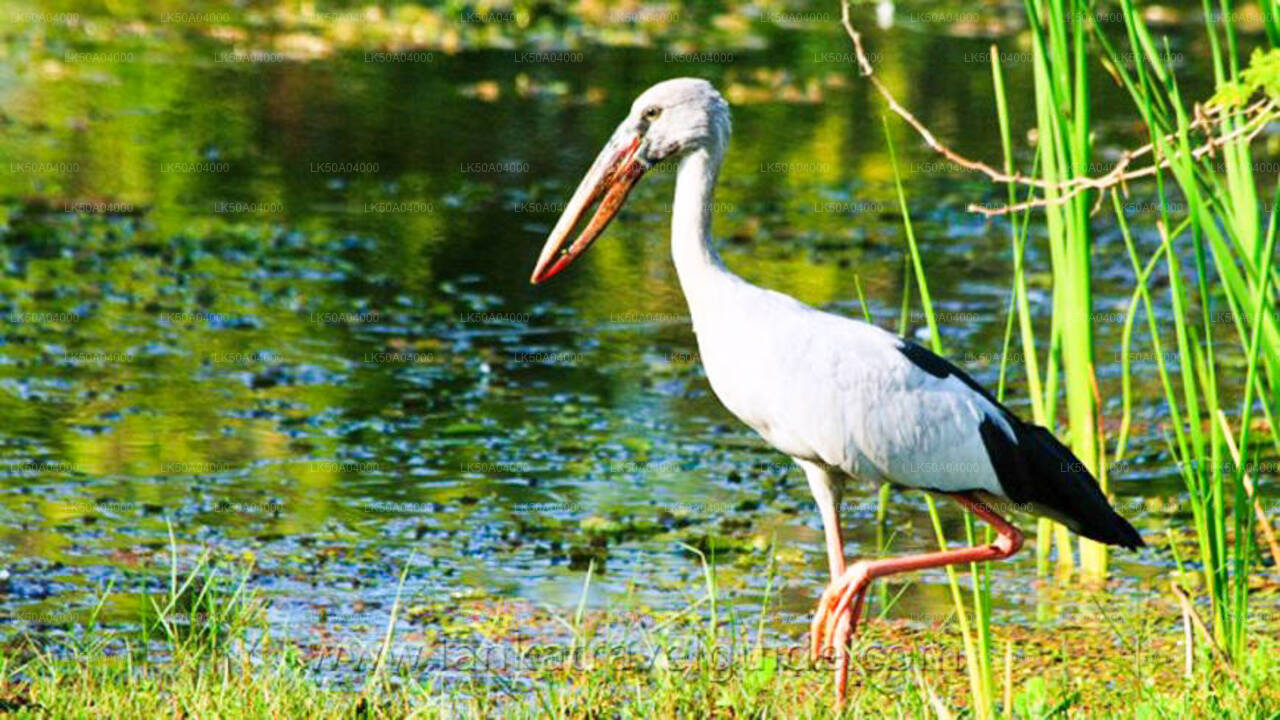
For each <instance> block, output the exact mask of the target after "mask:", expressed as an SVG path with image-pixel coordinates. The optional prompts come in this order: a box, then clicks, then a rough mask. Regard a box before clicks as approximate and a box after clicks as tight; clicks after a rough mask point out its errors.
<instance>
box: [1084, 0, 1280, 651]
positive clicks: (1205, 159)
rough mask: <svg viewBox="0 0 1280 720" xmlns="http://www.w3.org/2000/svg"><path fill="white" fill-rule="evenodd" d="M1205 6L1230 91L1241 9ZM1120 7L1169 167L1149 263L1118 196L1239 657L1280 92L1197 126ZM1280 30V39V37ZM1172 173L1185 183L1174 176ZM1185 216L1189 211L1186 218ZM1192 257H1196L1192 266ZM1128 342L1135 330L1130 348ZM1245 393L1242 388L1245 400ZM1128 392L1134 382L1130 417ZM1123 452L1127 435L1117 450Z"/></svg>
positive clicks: (1217, 625) (1261, 397)
mask: <svg viewBox="0 0 1280 720" xmlns="http://www.w3.org/2000/svg"><path fill="white" fill-rule="evenodd" d="M1203 8H1204V11H1205V17H1206V30H1207V33H1208V41H1209V43H1208V44H1209V47H1210V52H1211V55H1212V58H1211V59H1212V62H1213V68H1214V79H1215V82H1216V84H1217V86H1218V87H1219V88H1220V89H1227V88H1230V87H1231V86H1233V85H1236V84H1238V83H1239V82H1240V80H1241V77H1242V73H1241V70H1240V67H1239V62H1238V59H1237V40H1236V37H1235V30H1234V27H1233V25H1232V23H1233V18H1234V15H1233V14H1232V13H1231V12H1230V6H1229V5H1228V4H1227V3H1223V4H1221V5H1220V6H1219V8H1218V9H1219V12H1218V13H1215V12H1213V8H1212V7H1211V6H1210V4H1209V3H1208V2H1207V1H1206V2H1205V3H1204V4H1203ZM1121 10H1122V17H1123V19H1124V27H1125V35H1126V40H1127V42H1128V53H1127V56H1128V57H1132V58H1135V61H1134V62H1133V63H1132V64H1131V67H1130V66H1128V64H1126V63H1125V62H1124V61H1123V56H1122V54H1121V53H1120V52H1119V51H1118V50H1117V49H1116V47H1115V46H1114V45H1113V44H1112V43H1111V41H1110V39H1109V38H1108V37H1107V35H1106V34H1105V32H1104V31H1103V29H1102V28H1101V27H1099V26H1098V24H1097V23H1096V22H1095V23H1094V24H1093V29H1094V35H1095V37H1096V38H1097V39H1098V42H1099V45H1100V46H1101V47H1102V48H1103V51H1104V53H1105V54H1106V56H1107V58H1108V59H1109V60H1110V68H1109V69H1110V70H1111V71H1112V73H1113V74H1114V75H1115V77H1116V78H1117V80H1118V81H1119V82H1121V84H1123V85H1124V87H1125V88H1127V89H1128V91H1129V93H1130V95H1131V96H1132V98H1133V101H1134V105H1135V106H1136V107H1137V109H1138V111H1139V113H1140V115H1141V117H1142V120H1143V121H1144V123H1145V125H1146V127H1147V130H1148V134H1149V135H1150V138H1151V143H1152V154H1153V159H1154V160H1155V161H1156V162H1162V163H1167V171H1162V172H1159V173H1157V174H1156V176H1155V186H1156V194H1157V200H1158V203H1159V211H1160V220H1159V222H1158V224H1157V228H1158V230H1159V234H1160V245H1159V247H1158V248H1157V249H1156V251H1155V253H1154V254H1153V255H1152V257H1151V258H1150V259H1149V260H1148V261H1147V262H1146V263H1143V262H1142V261H1141V259H1140V257H1139V253H1138V250H1137V248H1136V242H1135V241H1134V239H1133V237H1132V234H1131V233H1130V230H1129V225H1128V220H1127V218H1126V216H1125V213H1124V211H1123V207H1122V205H1121V203H1120V201H1119V197H1118V195H1114V194H1113V202H1112V204H1113V210H1114V212H1115V216H1116V220H1117V223H1118V224H1119V226H1120V228H1121V231H1122V234H1123V236H1124V239H1125V243H1126V246H1127V248H1128V252H1129V256H1130V261H1131V263H1132V265H1133V268H1134V273H1135V275H1136V276H1137V278H1138V282H1137V289H1136V291H1135V295H1136V296H1137V299H1140V300H1141V302H1142V304H1143V309H1144V311H1145V314H1146V316H1147V329H1148V333H1149V339H1150V341H1151V345H1152V347H1153V350H1154V357H1155V358H1156V367H1157V372H1158V374H1159V378H1160V382H1161V386H1162V388H1163V390H1164V394H1165V401H1166V403H1167V405H1168V409H1169V414H1170V420H1169V424H1168V425H1169V427H1168V433H1169V434H1167V435H1166V442H1167V444H1168V445H1169V448H1170V452H1171V454H1172V455H1173V456H1174V457H1175V458H1176V459H1177V461H1178V470H1179V473H1180V474H1181V476H1182V479H1183V481H1184V483H1185V485H1186V488H1187V496H1188V501H1189V503H1190V507H1191V511H1192V515H1193V518H1194V525H1195V531H1196V540H1197V546H1198V549H1199V561H1200V567H1201V568H1202V573H1203V575H1204V587H1205V591H1206V593H1207V595H1208V597H1209V601H1210V607H1211V610H1210V612H1211V619H1212V629H1213V635H1214V640H1215V641H1216V643H1217V644H1218V645H1219V646H1221V647H1222V648H1223V649H1224V650H1225V651H1226V653H1227V654H1228V655H1229V657H1231V658H1232V659H1233V661H1234V662H1236V663H1239V662H1242V661H1243V659H1244V657H1245V654H1246V650H1247V632H1248V624H1247V623H1248V610H1249V591H1248V587H1247V578H1248V574H1249V570H1250V567H1251V565H1252V563H1253V562H1254V542H1253V530H1254V520H1255V515H1254V513H1253V512H1252V510H1253V508H1252V504H1253V503H1252V497H1251V495H1252V492H1251V489H1250V486H1249V484H1248V482H1247V479H1246V470H1247V468H1248V466H1249V465H1250V464H1251V459H1252V458H1254V457H1256V454H1257V451H1258V448H1257V443H1255V442H1254V438H1253V437H1252V436H1251V433H1252V422H1251V420H1252V417H1253V414H1254V412H1255V407H1256V406H1259V405H1260V406H1261V412H1262V413H1264V414H1265V415H1266V416H1267V419H1268V420H1269V423H1268V425H1269V427H1270V435H1271V441H1272V445H1273V446H1274V448H1275V449H1276V450H1277V451H1280V435H1277V432H1278V431H1277V428H1276V425H1275V422H1274V407H1275V405H1276V400H1277V398H1278V397H1280V395H1277V389H1278V385H1280V383H1278V382H1277V380H1280V377H1278V375H1280V331H1278V328H1277V321H1276V309H1275V308H1276V305H1277V298H1276V290H1275V287H1276V284H1277V283H1276V270H1277V268H1276V265H1275V242H1276V211H1275V208H1274V204H1273V208H1272V211H1271V213H1270V219H1269V221H1267V222H1265V223H1263V222H1260V209H1261V208H1262V207H1263V203H1262V202H1261V199H1260V198H1259V188H1258V184H1257V182H1256V179H1255V177H1254V173H1253V167H1254V164H1253V158H1252V149H1251V146H1250V144H1249V139H1250V137H1251V134H1252V130H1253V129H1254V128H1255V126H1261V124H1263V123H1267V122H1270V121H1272V120H1274V119H1275V118H1276V117H1277V112H1276V110H1275V108H1276V104H1277V100H1280V99H1278V98H1265V97H1264V99H1263V100H1262V101H1260V102H1262V103H1264V104H1263V105H1260V106H1258V105H1255V106H1253V107H1252V109H1246V108H1243V107H1240V106H1238V105H1234V104H1231V103H1225V102H1222V101H1218V102H1217V103H1215V104H1214V106H1213V109H1212V110H1210V111H1209V112H1212V113H1215V121H1214V122H1210V123H1208V124H1207V126H1205V125H1204V124H1203V123H1202V127H1200V128H1197V127H1195V126H1194V125H1195V123H1196V122H1197V121H1196V120H1194V119H1193V118H1196V117H1205V116H1204V115H1203V114H1200V115H1197V113H1196V112H1193V111H1192V110H1191V109H1190V108H1188V107H1187V105H1186V103H1185V101H1184V100H1183V98H1182V96H1181V92H1180V90H1179V87H1178V83H1177V80H1176V78H1175V77H1174V74H1173V72H1172V68H1171V63H1170V62H1169V54H1168V48H1167V45H1166V46H1165V47H1164V48H1163V50H1162V49H1161V45H1160V44H1158V43H1157V42H1156V41H1155V39H1154V38H1153V37H1152V36H1151V34H1150V31H1149V29H1148V28H1147V26H1146V24H1145V22H1144V21H1143V19H1142V17H1141V15H1140V13H1139V11H1138V10H1137V8H1135V7H1134V5H1133V3H1132V2H1130V1H1129V0H1122V3H1121ZM1215 15H1217V16H1218V17H1219V18H1220V28H1219V27H1215V25H1216V24H1218V22H1217V21H1215V19H1214V18H1215ZM1272 20H1274V17H1272ZM1272 29H1274V28H1272ZM1219 30H1221V33H1222V38H1221V39H1220V38H1219ZM1270 37H1271V38H1272V39H1271V42H1272V43H1273V44H1274V42H1275V35H1274V34H1272V35H1271V36H1270ZM1244 94H1246V95H1250V94H1252V92H1247V93H1244ZM1220 95H1221V93H1220ZM1268 103H1269V105H1268ZM1259 107H1260V108H1261V110H1257V108H1259ZM1200 134H1208V135H1209V136H1210V137H1211V139H1212V142H1213V143H1214V144H1215V145H1216V146H1217V148H1218V149H1219V150H1220V156H1221V161H1220V162H1219V160H1218V157H1217V155H1218V154H1219V153H1209V152H1200V153H1198V152H1197V150H1196V146H1195V144H1194V143H1193V141H1192V138H1193V137H1197V136H1198V135H1200ZM1166 173H1167V176H1166ZM1169 179H1171V180H1172V181H1173V184H1174V186H1175V187H1169V185H1168V184H1167V180H1169ZM1175 188H1176V190H1175ZM1174 192H1176V193H1178V194H1179V195H1180V196H1181V198H1182V200H1183V201H1184V204H1183V205H1179V204H1178V203H1177V202H1176V196H1175V197H1171V195H1173V193H1174ZM1182 215H1185V217H1184V218H1178V217H1176V216H1182ZM1175 221H1176V222H1175ZM1264 227H1265V228H1266V229H1265V230H1264V229H1263V228H1264ZM1161 261H1162V262H1163V264H1164V269H1165V272H1166V273H1167V275H1168V278H1169V291H1168V307H1169V309H1170V311H1171V312H1172V316H1173V317H1172V320H1173V328H1172V334H1173V345H1174V347H1176V349H1177V353H1178V357H1177V363H1176V367H1172V368H1171V367H1169V363H1166V362H1165V358H1166V356H1165V354H1164V349H1163V348H1164V346H1165V342H1167V340H1166V336H1167V335H1168V329H1165V330H1164V331H1163V332H1162V329H1161V327H1160V326H1159V322H1158V317H1157V313H1156V312H1155V309H1154V308H1153V300H1152V297H1151V293H1150V292H1149V290H1148V288H1147V280H1148V277H1149V276H1150V274H1151V272H1152V269H1153V268H1154V267H1156V266H1157V263H1158V262H1161ZM1188 262H1189V263H1190V268H1188V267H1186V264H1187V263H1188ZM1188 276H1189V277H1190V278H1192V279H1191V280H1188ZM1219 303H1225V304H1226V305H1227V307H1228V308H1229V312H1227V313H1221V312H1218V311H1217V310H1216V309H1215V307H1216V306H1218V305H1219ZM1132 314H1133V311H1132V309H1131V316H1132ZM1223 318H1226V319H1227V322H1226V325H1227V328H1226V330H1225V332H1223V331H1221V330H1222V329H1221V327H1220V326H1221V325H1223V323H1222V322H1221V321H1222V319H1223ZM1231 331H1234V333H1232V332H1231ZM1233 334H1234V338H1233V337H1232V335H1233ZM1223 335H1226V337H1223ZM1129 342H1130V337H1129V333H1128V332H1127V331H1126V334H1125V347H1124V354H1125V357H1126V359H1127V358H1128V355H1129V353H1128V348H1129ZM1233 357H1242V358H1243V363H1242V364H1243V366H1244V373H1243V378H1242V379H1243V383H1241V386H1240V387H1239V388H1236V389H1233V388H1232V387H1230V384H1229V383H1225V382H1224V376H1223V373H1222V372H1221V371H1222V369H1223V367H1224V364H1225V363H1228V362H1231V361H1232V358H1233ZM1126 365H1127V362H1126ZM1231 375H1232V376H1235V375H1238V371H1237V370H1236V369H1234V368H1233V369H1232V372H1231ZM1233 392H1238V393H1239V399H1238V403H1239V405H1238V406H1236V405H1235V403H1236V401H1235V400H1233V397H1232V395H1233ZM1128 393H1129V388H1128V387H1127V386H1126V387H1125V394H1126V402H1125V408H1126V423H1125V426H1126V427H1127V424H1128V422H1127V420H1128V418H1127V414H1128V408H1129V406H1130V403H1129V402H1128ZM1259 401H1260V402H1259ZM1233 406H1236V407H1239V413H1238V418H1237V424H1238V430H1237V432H1238V433H1239V436H1238V438H1237V439H1236V442H1235V443H1234V445H1235V447H1237V448H1238V449H1239V451H1238V452H1239V458H1240V460H1239V461H1238V462H1235V461H1233V460H1232V459H1231V457H1232V456H1231V454H1230V452H1231V445H1232V443H1230V442H1229V438H1228V437H1227V433H1228V432H1231V428H1230V424H1229V422H1221V421H1219V419H1221V418H1225V417H1226V415H1225V410H1227V409H1230V408H1231V407H1233ZM1123 452H1124V444H1123V442H1122V443H1120V445H1119V447H1118V448H1117V457H1120V456H1121V455H1122V453H1123ZM1264 519H1265V518H1264Z"/></svg>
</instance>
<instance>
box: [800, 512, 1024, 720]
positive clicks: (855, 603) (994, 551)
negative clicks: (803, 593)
mask: <svg viewBox="0 0 1280 720" xmlns="http://www.w3.org/2000/svg"><path fill="white" fill-rule="evenodd" d="M951 497H953V498H955V500H956V502H959V503H960V504H961V505H964V506H965V507H966V508H967V509H968V510H969V511H970V512H972V513H973V514H974V515H977V516H978V517H980V518H982V519H983V520H985V521H986V522H987V524H989V525H991V526H992V527H993V528H995V531H996V533H997V535H998V537H997V538H996V540H995V542H993V543H991V544H990V545H981V546H978V547H969V548H964V549H961V550H942V551H939V552H931V553H923V554H920V555H907V556H904V557H898V558H885V559H883V560H862V561H859V562H856V563H854V564H853V565H851V566H849V568H848V569H847V570H845V572H844V574H843V575H841V576H840V578H839V579H837V580H836V581H834V582H832V583H831V586H830V587H829V588H827V591H826V592H825V593H823V594H822V599H821V600H819V601H818V613H817V615H816V616H815V617H814V619H813V628H812V647H813V649H814V652H815V654H816V653H818V652H820V651H821V650H823V649H833V650H835V652H836V659H837V662H836V707H837V708H838V707H840V706H841V705H843V704H844V699H845V689H846V686H847V684H848V681H849V661H848V647H849V639H850V637H851V636H852V635H853V631H854V629H855V628H856V626H857V623H858V616H859V614H861V612H862V602H863V596H864V595H865V593H866V591H867V586H868V585H869V584H870V583H871V581H872V580H874V579H876V578H880V577H884V576H886V575H893V574H895V573H900V572H907V571H910V570H924V569H926V568H935V567H942V566H944V565H955V564H957V563H970V562H986V561H989V560H1003V559H1004V558H1007V557H1009V556H1010V555H1013V554H1014V553H1016V552H1018V549H1019V548H1021V547H1022V532H1021V531H1019V530H1018V528H1016V527H1014V526H1013V525H1010V524H1009V522H1008V521H1006V520H1005V519H1004V518H1002V517H1000V515H998V514H997V513H996V512H995V511H994V510H992V509H991V508H990V507H988V506H987V505H986V504H985V503H983V502H982V501H981V500H979V499H978V498H976V497H975V496H973V495H971V494H968V493H958V494H955V495H952V496H951ZM851 610H852V612H851Z"/></svg>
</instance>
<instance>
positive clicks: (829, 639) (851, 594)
mask: <svg viewBox="0 0 1280 720" xmlns="http://www.w3.org/2000/svg"><path fill="white" fill-rule="evenodd" d="M870 584H871V573H870V572H869V567H868V566H867V564H866V563H865V562H857V563H854V564H853V565H851V566H849V569H848V570H846V571H845V572H844V574H843V575H841V576H840V577H839V578H837V579H835V580H834V581H832V583H831V584H830V585H828V586H827V589H826V591H824V592H823V593H822V599H820V600H819V601H818V610H817V612H816V613H814V616H813V625H812V626H811V627H810V631H809V655H810V657H811V658H812V659H813V660H814V661H817V660H818V659H820V658H824V657H825V658H831V657H834V659H835V672H836V709H837V710H839V709H840V707H842V706H843V705H844V700H845V693H846V690H847V688H848V684H849V653H850V651H851V648H850V641H851V640H852V638H853V633H854V632H855V631H856V630H857V629H858V618H859V617H860V616H861V615H862V603H863V600H864V599H865V597H866V594H867V586H868V585H870Z"/></svg>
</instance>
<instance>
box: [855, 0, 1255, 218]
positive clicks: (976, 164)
mask: <svg viewBox="0 0 1280 720" xmlns="http://www.w3.org/2000/svg"><path fill="white" fill-rule="evenodd" d="M851 2H852V0H840V23H841V25H843V26H844V29H845V33H846V34H848V36H849V40H850V41H851V42H852V43H853V50H854V55H855V57H856V59H857V61H858V69H859V71H860V72H861V73H862V76H863V77H865V78H866V79H867V81H868V82H870V83H871V86H872V87H874V88H875V89H876V92H878V93H880V97H882V98H884V101H885V102H886V103H887V104H888V105H889V109H890V110H892V111H893V112H894V113H895V114H896V115H897V116H898V117H900V118H902V119H903V120H904V121H905V122H906V123H907V124H908V125H910V126H911V127H912V128H914V129H915V131H916V133H918V134H919V135H920V137H921V139H923V140H924V142H925V144H926V145H928V146H929V147H930V148H931V149H933V151H934V152H936V153H938V154H939V155H941V156H943V157H944V158H946V159H948V160H950V161H951V162H953V163H955V164H956V165H958V166H960V167H962V168H965V169H966V170H971V171H973V172H977V173H981V174H983V175H986V176H987V177H988V178H989V179H990V180H991V181H992V182H997V183H1010V184H1017V185H1023V186H1028V187H1033V188H1037V189H1040V190H1044V191H1045V193H1046V194H1045V196H1043V197H1039V198H1036V199H1034V200H1028V201H1026V202H1021V203H1016V204H1012V205H1002V206H996V207H984V206H981V205H977V204H970V205H969V207H968V210H969V211H970V212H975V213H978V214H980V215H983V216H986V217H993V216H996V215H1007V214H1009V213H1013V212H1017V211H1019V210H1025V209H1027V208H1033V207H1047V206H1053V205H1061V204H1063V203H1066V202H1068V201H1069V200H1071V199H1072V198H1074V197H1075V196H1077V195H1079V194H1080V193H1083V192H1085V191H1088V190H1098V191H1103V190H1108V189H1110V188H1112V187H1115V186H1117V185H1121V184H1123V183H1125V182H1128V181H1129V180H1133V179H1136V178H1141V177H1146V176H1149V175H1154V174H1155V173H1156V172H1157V171H1158V170H1160V169H1162V168H1165V167H1168V165H1169V163H1170V162H1171V161H1170V159H1169V158H1167V157H1166V158H1164V159H1162V160H1161V161H1160V162H1158V163H1155V164H1152V165H1148V166H1145V167H1142V168H1138V169H1135V170H1130V169H1129V165H1130V164H1131V163H1132V162H1133V161H1134V160H1135V159H1137V158H1140V157H1142V156H1144V155H1147V154H1149V153H1151V152H1152V150H1153V149H1154V143H1147V144H1146V145H1143V146H1142V147H1140V148H1137V149H1134V150H1126V151H1125V152H1124V154H1122V155H1121V157H1120V160H1119V161H1117V162H1116V164H1115V166H1114V167H1113V168H1111V170H1110V171H1109V172H1107V173H1106V174H1105V175H1101V176H1099V177H1075V178H1070V179H1068V180H1065V181H1062V182H1050V181H1048V180H1042V179H1039V178H1034V177H1030V176H1028V175H1023V174H1022V173H1020V172H1015V173H1012V174H1010V173H1006V172H1003V171H1001V170H997V169H996V168H994V167H992V166H990V165H988V164H986V163H984V162H982V161H981V160H972V159H970V158H967V157H965V156H963V155H961V154H960V153H957V152H956V151H954V150H952V149H951V148H949V147H947V146H946V145H944V144H943V143H942V141H940V140H938V138H937V136H935V135H934V134H933V132H932V131H930V130H929V128H928V127H926V126H925V124H924V123H923V122H921V121H920V120H919V118H917V117H916V116H915V115H913V114H912V113H911V111H910V110H908V109H906V108H905V107H903V106H902V105H901V104H900V103H899V102H898V100H897V99H896V98H895V97H894V96H893V93H892V92H890V91H889V88H888V87H886V86H885V84H884V83H882V82H881V81H880V78H879V77H877V76H876V72H875V67H874V66H872V64H871V61H870V60H869V59H868V58H867V54H866V51H865V50H864V49H863V46H862V34H861V33H860V32H858V30H857V28H855V27H854V26H853V20H852V19H851V16H850V15H851V7H852V6H851ZM1277 109H1278V108H1277V107H1276V105H1275V103H1274V102H1272V101H1271V100H1270V99H1269V98H1263V99H1262V100H1259V101H1257V102H1255V103H1254V104H1253V105H1250V106H1249V107H1247V108H1245V109H1244V110H1241V111H1240V113H1241V114H1242V115H1244V116H1252V117H1250V119H1249V122H1247V123H1245V124H1244V125H1242V126H1241V127H1239V128H1236V129H1235V130H1233V131H1232V132H1230V133H1227V134H1226V135H1223V136H1221V137H1217V136H1215V135H1213V134H1212V133H1211V132H1210V130H1211V129H1212V128H1213V126H1214V125H1216V124H1218V123H1220V122H1221V119H1220V116H1221V113H1220V112H1219V110H1220V108H1217V107H1208V108H1206V107H1202V106H1200V105H1199V104H1197V105H1196V106H1195V108H1194V115H1195V119H1194V120H1193V121H1192V122H1191V123H1190V124H1189V128H1190V129H1193V130H1204V131H1205V133H1206V134H1208V135H1209V139H1208V140H1206V141H1205V143H1204V144H1203V145H1201V146H1199V147H1197V148H1195V149H1194V150H1193V151H1192V156H1193V157H1194V158H1195V159H1197V160H1198V159H1200V158H1202V157H1204V156H1205V155H1211V154H1213V152H1214V151H1215V150H1216V149H1217V148H1218V147H1219V146H1222V145H1225V144H1226V143H1229V142H1231V141H1233V140H1236V139H1238V138H1240V137H1241V136H1243V135H1245V134H1246V131H1249V128H1250V125H1252V124H1253V123H1254V121H1256V120H1258V119H1259V118H1261V119H1262V120H1263V122H1261V123H1258V126H1257V127H1256V128H1253V129H1252V131H1250V132H1248V133H1247V134H1248V137H1247V139H1246V142H1248V141H1250V140H1252V139H1253V138H1254V137H1256V136H1257V134H1258V133H1259V132H1261V131H1262V129H1263V128H1265V127H1266V126H1267V124H1268V123H1269V122H1270V120H1271V119H1272V117H1271V116H1270V115H1268V114H1267V111H1271V112H1272V113H1274V112H1275V111H1276V110H1277ZM1177 137H1178V135H1177V133H1170V134H1168V135H1166V136H1165V138H1164V140H1165V142H1172V141H1173V140H1175V139H1176V138H1177ZM1051 192H1052V193H1053V194H1050V193H1051Z"/></svg>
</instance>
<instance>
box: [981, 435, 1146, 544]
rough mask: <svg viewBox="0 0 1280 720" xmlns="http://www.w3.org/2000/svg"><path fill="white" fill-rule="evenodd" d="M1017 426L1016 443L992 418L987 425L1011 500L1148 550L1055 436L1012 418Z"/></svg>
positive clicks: (1092, 534)
mask: <svg viewBox="0 0 1280 720" xmlns="http://www.w3.org/2000/svg"><path fill="white" fill-rule="evenodd" d="M1005 420H1006V421H1008V422H1009V424H1010V425H1012V426H1013V429H1014V434H1015V436H1016V437H1015V440H1014V441H1012V442H1011V441H1010V440H1009V436H1008V435H1007V434H1005V432H1004V430H1002V429H1001V428H1000V427H999V426H998V425H996V423H995V422H993V421H992V420H991V419H990V418H987V419H986V420H984V421H983V423H982V427H981V433H982V441H983V444H984V445H985V446H986V448H987V453H988V455H990V457H991V461H992V464H993V465H994V466H995V469H996V477H997V479H999V481H1000V485H1001V487H1003V488H1004V491H1005V495H1006V496H1008V498H1009V499H1010V500H1012V501H1013V502H1015V503H1026V504H1029V505H1030V506H1031V507H1030V508H1029V509H1030V510H1031V511H1032V512H1035V513H1038V514H1042V515H1047V516H1049V517H1051V518H1053V519H1055V520H1058V521H1059V522H1062V523H1063V524H1065V525H1066V526H1067V527H1069V528H1071V529H1072V530H1073V531H1075V532H1076V533H1078V534H1080V535H1083V536H1084V537H1087V538H1089V539H1090V540H1096V541H1098V542H1100V543H1106V544H1107V545H1119V546H1121V547H1125V548H1128V549H1130V550H1136V549H1138V548H1140V547H1143V545H1144V544H1145V543H1143V541H1142V536H1141V535H1139V534H1138V531H1137V530H1135V529H1134V527H1133V525H1131V524H1129V521H1128V520H1125V519H1124V518H1123V517H1121V516H1120V514H1119V513H1117V512H1116V511H1115V509H1114V508H1112V507H1111V503H1110V502H1108V501H1107V496H1106V495H1105V494H1103V492H1102V488H1100V487H1099V486H1098V481H1097V480H1095V479H1094V477H1093V475H1092V474H1090V473H1089V469H1088V468H1087V467H1085V465H1084V463H1082V462H1081V461H1080V460H1079V459H1078V458H1076V456H1075V455H1074V454H1072V452H1071V450H1069V449H1068V448H1067V447H1066V446H1065V445H1063V444H1062V443H1061V442H1059V441H1058V439H1057V438H1056V437H1054V436H1053V433H1051V432H1049V431H1048V430H1046V429H1044V428H1042V427H1040V426H1039V425H1032V424H1030V423H1025V422H1022V421H1020V420H1018V419H1017V418H1013V417H1010V416H1008V415H1006V417H1005Z"/></svg>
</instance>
